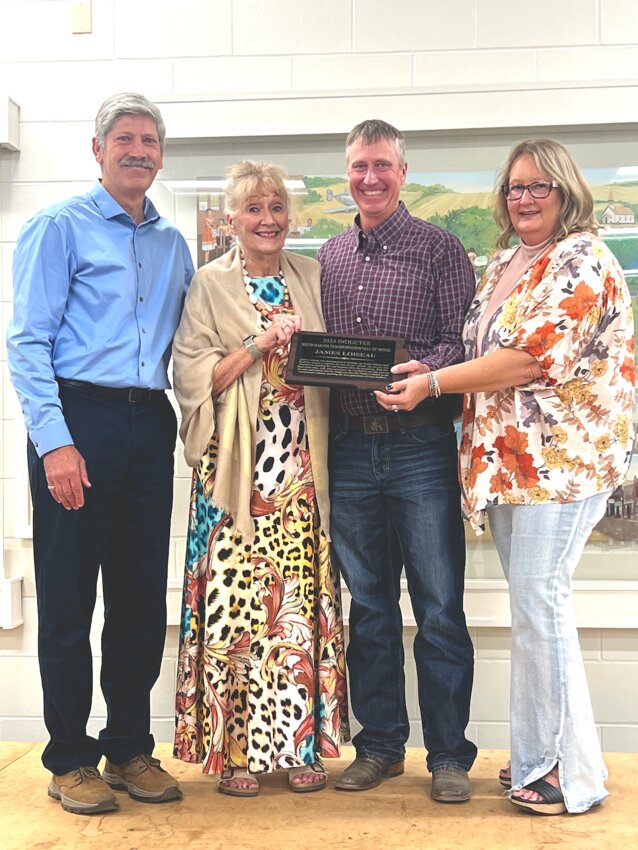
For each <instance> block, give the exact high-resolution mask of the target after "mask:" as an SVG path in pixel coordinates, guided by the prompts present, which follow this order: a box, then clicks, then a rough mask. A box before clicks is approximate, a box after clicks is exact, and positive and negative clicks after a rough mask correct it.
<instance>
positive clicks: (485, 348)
mask: <svg viewBox="0 0 638 850" xmlns="http://www.w3.org/2000/svg"><path fill="white" fill-rule="evenodd" d="M497 185H498V196H497V200H496V209H495V217H496V220H497V222H498V224H499V225H500V226H501V228H502V232H501V236H500V238H499V241H498V247H499V248H501V249H502V252H501V253H500V254H499V255H498V256H496V257H495V258H494V259H493V260H492V262H491V263H490V264H489V266H488V268H487V269H486V272H485V274H484V276H483V278H482V280H481V282H480V284H479V286H478V290H477V293H476V297H475V299H474V302H473V303H472V305H471V307H470V311H469V313H468V316H467V320H466V324H465V346H466V357H467V361H468V362H465V363H461V364H458V365H456V366H449V367H447V368H445V369H440V370H437V371H436V372H430V373H423V371H422V367H421V365H420V364H418V363H416V362H414V361H411V362H410V363H408V364H402V365H401V366H400V367H396V368H395V371H396V372H402V373H406V372H407V374H408V377H407V378H406V379H404V380H397V381H395V382H394V383H393V384H392V388H391V391H390V392H388V393H377V398H378V400H379V402H380V403H381V404H382V405H383V406H384V407H385V408H386V409H388V410H404V409H405V410H410V409H412V408H413V407H414V406H415V405H416V404H417V403H418V402H419V401H421V400H422V399H423V398H425V397H427V396H428V395H433V394H434V395H438V394H439V393H440V392H445V393H454V392H465V393H466V396H465V406H464V412H463V436H462V441H461V447H460V459H459V464H460V476H461V483H462V488H463V499H464V504H465V510H466V512H467V515H468V517H469V519H470V521H471V523H472V526H473V527H474V529H475V530H476V532H477V533H479V534H480V533H481V532H482V531H483V528H484V520H483V517H484V513H485V511H487V515H488V518H489V523H490V529H491V532H492V536H493V538H494V541H495V544H496V547H497V549H498V553H499V557H500V560H501V562H502V565H503V570H504V572H505V576H506V578H507V580H508V582H509V589H510V607H511V612H512V680H511V693H510V713H511V723H510V729H511V770H510V769H508V768H506V769H504V770H502V771H501V774H500V777H499V778H500V779H501V782H502V784H504V785H506V786H507V785H509V784H510V783H511V786H512V789H513V790H512V791H511V795H510V799H511V801H512V803H514V804H515V805H517V806H520V807H523V808H525V809H529V810H532V811H536V812H541V813H543V814H559V813H561V812H565V811H567V812H584V811H587V809H589V808H591V807H592V806H594V805H596V804H598V803H600V802H601V801H602V800H603V799H604V798H605V797H606V796H607V791H606V790H605V786H604V780H605V777H606V769H605V765H604V762H603V758H602V755H601V751H600V744H599V741H598V736H597V734H596V729H595V726H594V718H593V713H592V708H591V701H590V698H589V691H588V688H587V681H586V678H585V671H584V666H583V661H582V657H581V653H580V647H579V643H578V633H577V629H576V619H575V615H574V608H573V601H572V595H571V576H572V574H573V572H574V569H575V567H576V565H577V563H578V560H579V558H580V556H581V554H582V551H583V548H584V545H585V542H586V540H587V538H588V536H589V534H590V532H591V530H592V529H593V527H594V526H595V524H596V523H597V522H598V520H599V519H600V518H601V517H602V516H603V515H604V513H605V507H606V502H607V499H608V497H609V495H610V493H611V492H612V491H613V490H614V489H615V488H616V487H617V486H618V485H619V484H620V483H621V482H622V481H623V479H624V476H625V473H626V471H627V468H628V465H629V461H630V456H631V451H632V421H631V419H632V411H633V405H634V380H635V375H634V336H633V320H632V309H631V301H630V295H629V291H628V288H627V285H626V283H625V281H624V279H623V275H622V271H621V269H620V266H619V264H618V262H617V261H616V259H615V258H614V256H613V255H612V254H611V252H610V251H609V249H608V248H607V247H606V246H605V244H604V243H603V242H602V241H601V240H600V239H598V237H597V236H596V232H597V229H598V228H597V224H596V220H595V218H594V214H593V198H592V195H591V192H590V190H589V188H588V186H587V184H586V183H585V180H584V178H583V176H582V174H581V173H580V171H579V169H578V167H577V165H576V164H575V163H574V161H573V160H572V158H571V156H570V154H569V153H568V152H567V151H566V150H565V148H563V147H562V145H560V144H559V143H558V142H555V141H552V140H548V139H540V140H534V139H532V140H527V141H524V142H521V143H520V144H518V145H517V146H516V147H515V148H514V149H513V150H512V152H511V153H510V155H509V157H508V159H507V161H506V163H505V165H504V167H503V169H502V171H501V174H500V175H499V179H498V184H497ZM513 236H518V238H519V239H520V244H518V245H515V246H514V247H513V248H510V247H508V246H509V243H510V240H511V238H512V237H513Z"/></svg>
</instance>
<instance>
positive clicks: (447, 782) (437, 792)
mask: <svg viewBox="0 0 638 850" xmlns="http://www.w3.org/2000/svg"><path fill="white" fill-rule="evenodd" d="M471 796H472V790H471V788H470V777H469V776H468V775H467V770H463V768H462V767H439V768H438V769H437V770H434V771H433V772H432V799H433V800H436V801H437V803H464V802H465V801H466V800H469V799H470V797H471Z"/></svg>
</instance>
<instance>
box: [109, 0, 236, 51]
mask: <svg viewBox="0 0 638 850" xmlns="http://www.w3.org/2000/svg"><path fill="white" fill-rule="evenodd" d="M113 44H114V47H113V50H114V55H115V57H117V58H127V59H139V58H142V57H144V58H149V59H150V58H154V57H166V56H171V57H178V56H211V55H216V56H223V55H225V54H229V53H232V32H231V0H211V2H203V0H180V2H179V3H175V2H174V0H154V2H152V3H149V2H147V0H116V2H115V25H114V40H113Z"/></svg>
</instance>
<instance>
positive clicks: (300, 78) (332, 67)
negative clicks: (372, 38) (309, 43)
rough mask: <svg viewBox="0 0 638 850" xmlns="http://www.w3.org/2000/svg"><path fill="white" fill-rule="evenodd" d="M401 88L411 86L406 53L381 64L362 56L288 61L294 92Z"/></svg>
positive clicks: (295, 58) (296, 58)
mask: <svg viewBox="0 0 638 850" xmlns="http://www.w3.org/2000/svg"><path fill="white" fill-rule="evenodd" d="M335 83H338V84H339V86H340V87H341V88H343V89H375V88H378V89H382V88H403V87H406V86H410V85H412V83H413V79H412V57H411V56H410V54H408V53H397V54H388V55H386V56H384V57H383V59H382V60H380V59H379V57H378V56H377V55H376V54H374V53H370V54H366V55H365V56H354V55H352V56H295V57H294V59H293V60H292V87H293V89H294V90H295V91H316V90H322V89H323V90H325V89H329V88H334V86H335Z"/></svg>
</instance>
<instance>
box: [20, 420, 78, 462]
mask: <svg viewBox="0 0 638 850" xmlns="http://www.w3.org/2000/svg"><path fill="white" fill-rule="evenodd" d="M29 437H30V438H31V442H32V443H33V445H34V446H35V450H36V452H37V453H38V456H39V457H42V456H43V455H45V454H46V453H47V452H52V451H53V450H54V449H59V448H60V447H61V446H72V445H73V438H72V437H71V433H70V431H69V429H68V428H67V427H66V423H65V422H56V423H55V424H54V425H45V426H44V427H43V428H35V429H34V430H33V431H31V432H30V434H29Z"/></svg>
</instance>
